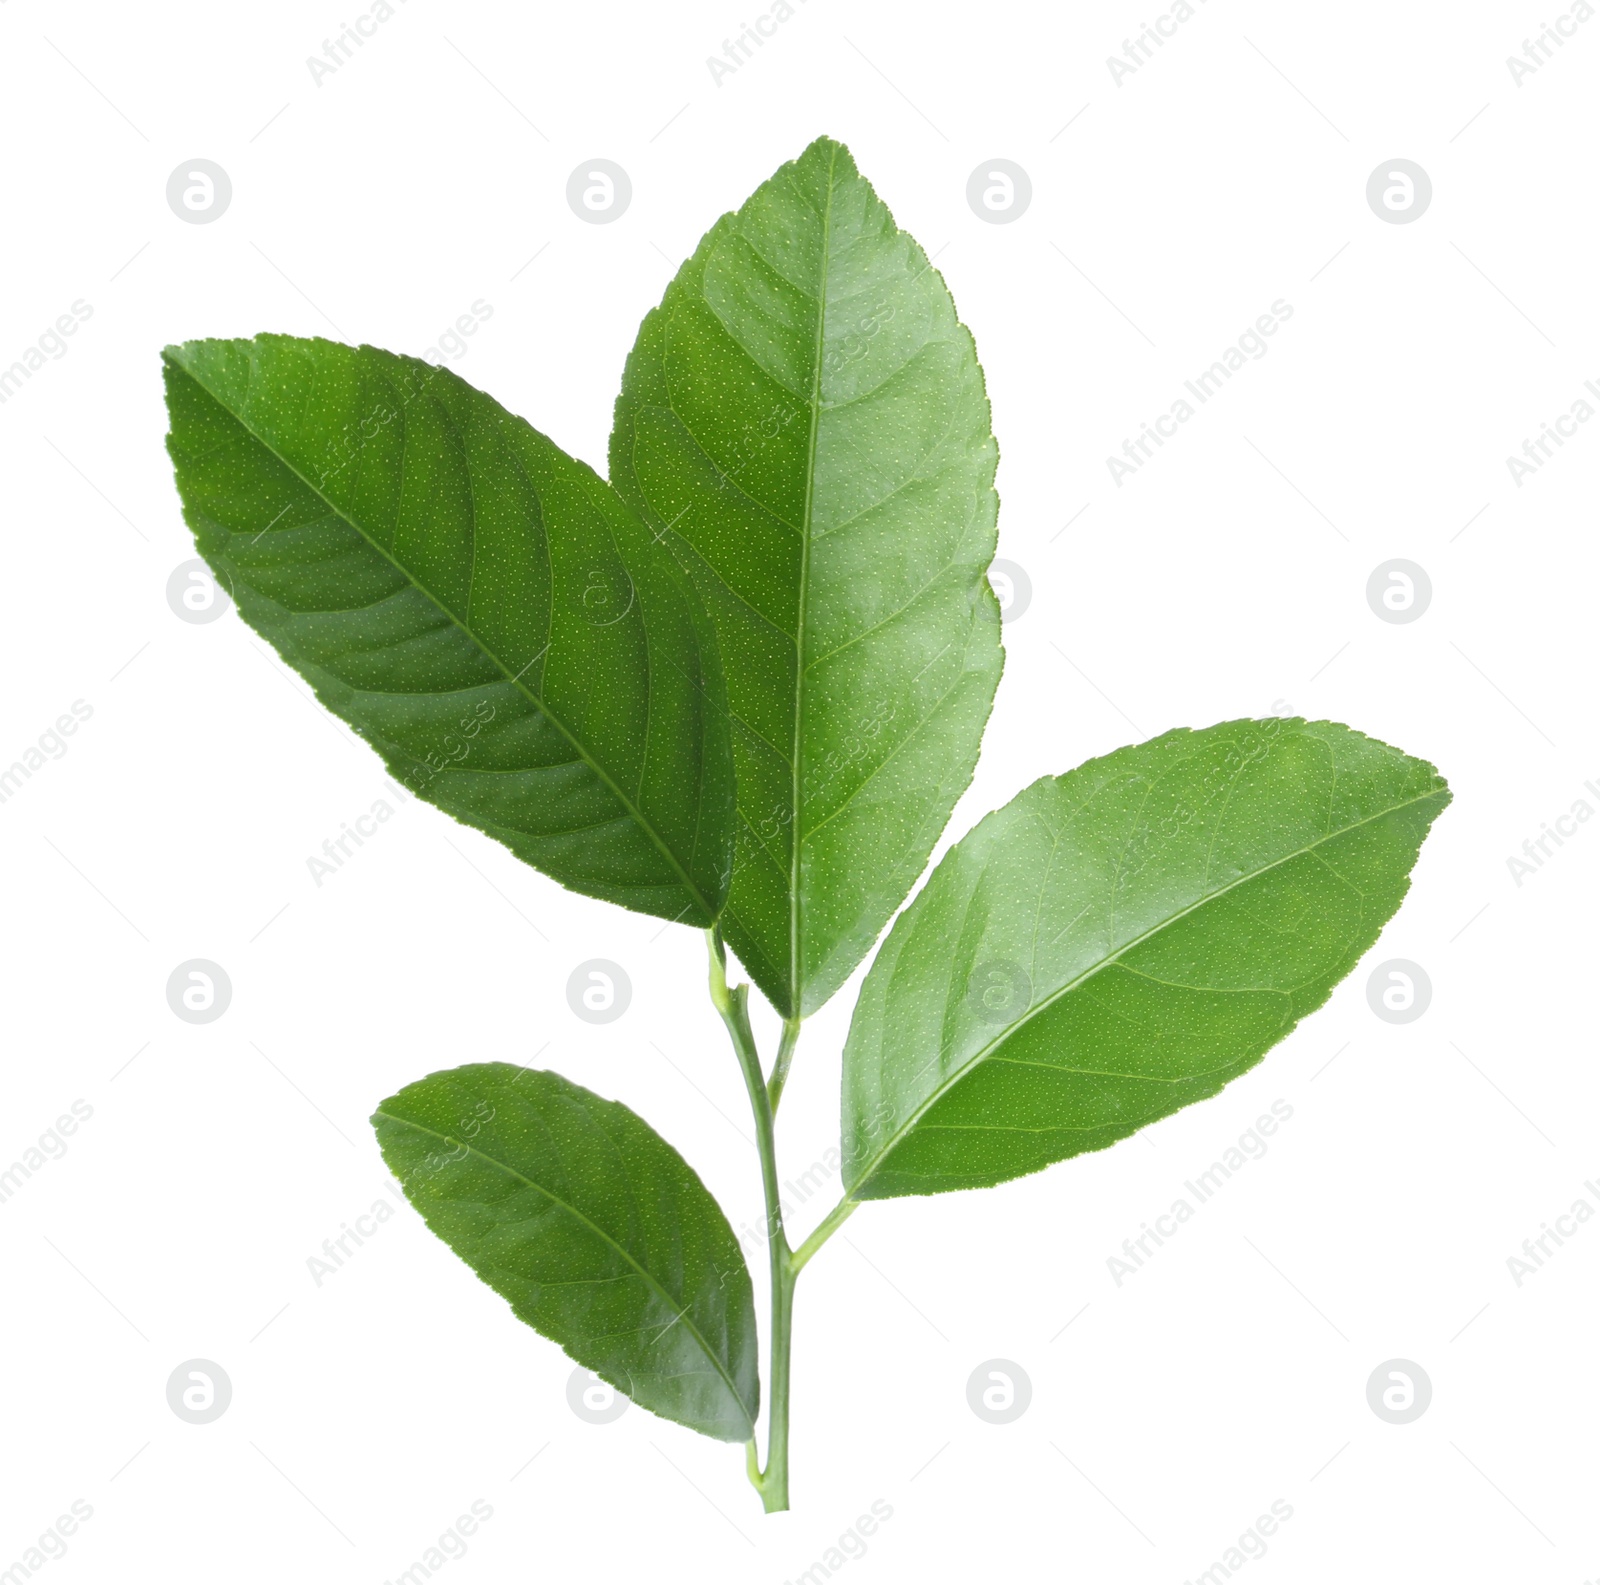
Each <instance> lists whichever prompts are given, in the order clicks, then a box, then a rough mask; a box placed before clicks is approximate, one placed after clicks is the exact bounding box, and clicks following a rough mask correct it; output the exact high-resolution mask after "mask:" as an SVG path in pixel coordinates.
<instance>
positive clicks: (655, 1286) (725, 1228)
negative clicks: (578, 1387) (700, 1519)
mask: <svg viewBox="0 0 1600 1585" xmlns="http://www.w3.org/2000/svg"><path fill="white" fill-rule="evenodd" d="M372 1123H373V1127H374V1128H375V1129H376V1130H377V1133H378V1143H379V1145H380V1146H381V1147H382V1150H383V1159H384V1160H385V1161H386V1162H387V1163H388V1164H389V1169H390V1171H392V1172H393V1173H394V1175H395V1176H396V1177H397V1178H398V1179H399V1180H400V1183H401V1186H402V1187H403V1188H404V1189H405V1191H406V1196H407V1198H409V1199H410V1201H411V1203H412V1204H413V1205H414V1206H416V1208H417V1209H418V1210H419V1211H420V1212H421V1213H422V1217H423V1220H424V1221H425V1222H427V1224H428V1226H429V1227H430V1228H431V1229H432V1230H433V1232H434V1233H436V1234H437V1235H438V1236H439V1237H440V1238H442V1239H443V1240H444V1242H445V1243H447V1244H448V1245H449V1246H450V1247H451V1249H453V1250H454V1251H455V1252H456V1254H458V1255H459V1256H460V1257H461V1258H462V1259H463V1260H464V1261H466V1263H467V1264H468V1265H469V1266H470V1267H471V1268H472V1269H473V1270H474V1271H475V1272H476V1273H477V1274H478V1275H479V1276H480V1277H481V1278H482V1279H483V1280H484V1281H485V1282H486V1283H488V1285H489V1286H490V1287H491V1288H493V1289H494V1291H495V1292H496V1293H498V1294H499V1295H500V1296H501V1297H502V1298H504V1299H507V1300H509V1301H510V1303H511V1309H512V1313H513V1314H514V1315H515V1316H516V1317H517V1319H518V1320H520V1321H525V1322H526V1323H527V1324H528V1325H529V1326H531V1327H533V1328H534V1329H535V1330H536V1331H538V1332H542V1333H543V1334H544V1336H546V1337H548V1338H550V1339H552V1340H553V1341H554V1342H557V1343H559V1344H560V1345H561V1347H562V1348H564V1349H565V1350H566V1351H567V1353H568V1354H570V1355H571V1356H572V1358H573V1359H575V1360H577V1362H578V1363H579V1364H580V1365H585V1366H587V1367H588V1368H589V1369H590V1370H593V1371H594V1372H596V1373H597V1374H598V1375H599V1376H600V1377H602V1378H603V1379H604V1380H606V1381H608V1382H610V1383H611V1385H612V1386H613V1387H615V1388H617V1389H618V1391H620V1392H624V1393H626V1394H627V1395H628V1396H629V1397H630V1398H632V1399H633V1401H634V1402H635V1403H637V1404H638V1405H639V1406H640V1407H641V1408H645V1409H649V1410H651V1411H652V1412H653V1413H655V1414H659V1415H662V1416H664V1417H665V1418H666V1419H668V1420H676V1421H678V1422H679V1423H680V1424H682V1425H687V1426H689V1427H691V1428H692V1429H694V1430H696V1431H699V1432H701V1433H702V1434H703V1435H705V1436H713V1437H716V1438H718V1439H719V1440H721V1441H724V1442H747V1441H749V1440H750V1438H751V1437H752V1436H753V1435H754V1434H755V1433H754V1429H753V1427H754V1423H755V1418H756V1411H757V1408H758V1407H759V1400H760V1392H761V1386H760V1380H759V1377H758V1374H757V1365H756V1315H755V1303H754V1300H753V1297H752V1294H751V1288H750V1273H749V1272H748V1270H747V1269H746V1267H745V1263H744V1256H743V1254H742V1253H741V1252H740V1249H739V1241H738V1240H737V1239H736V1238H735V1237H734V1234H733V1229H732V1228H731V1227H729V1225H728V1219H727V1217H725V1216H724V1215H723V1214H722V1211H721V1208H720V1207H719V1206H718V1205H717V1202H716V1201H715V1200H714V1199H712V1197H711V1194H710V1192H709V1191H708V1190H707V1189H706V1186H705V1185H704V1184H703V1183H702V1182H701V1181H700V1179H699V1178H698V1177H696V1176H695V1173H694V1169H693V1168H692V1167H690V1165H689V1164H688V1162H686V1161H685V1160H684V1159H683V1157H682V1156H680V1155H679V1154H678V1152H677V1151H676V1150H674V1149H673V1148H672V1146H671V1145H669V1144H668V1143H667V1142H666V1140H664V1139H663V1138H662V1137H661V1136H660V1135H659V1134H658V1133H657V1132H656V1131H655V1130H654V1129H653V1128H651V1126H650V1125H649V1124H648V1123H647V1122H645V1121H644V1119H643V1118H641V1117H639V1116H638V1115H637V1114H636V1113H634V1112H631V1111H629V1110H628V1108H627V1107H626V1106H623V1105H621V1104H620V1103H619V1102H616V1101H607V1100H603V1099H602V1098H601V1097H600V1096H598V1095H595V1094H593V1093H592V1092H591V1091H589V1090H585V1089H582V1088H581V1087H580V1086H578V1085H576V1084H573V1083H570V1082H569V1081H568V1080H566V1079H564V1078H562V1077H561V1075H560V1074H558V1073H544V1072H539V1071H537V1070H535V1069H532V1068H517V1067H513V1066H512V1065H511V1064H510V1063H505V1062H481V1063H473V1064H471V1065H469V1066H467V1067H463V1068H451V1069H449V1070H447V1071H446V1072H443V1073H431V1074H429V1075H428V1077H427V1078H425V1079H419V1080H418V1081H417V1082H416V1083H415V1084H408V1085H407V1086H406V1087H405V1089H403V1090H401V1091H400V1093H399V1094H398V1095H392V1096H390V1097H389V1099H388V1100H386V1101H384V1102H383V1103H382V1104H381V1105H380V1106H379V1108H378V1110H377V1112H376V1113H375V1114H374V1115H373V1119H372Z"/></svg>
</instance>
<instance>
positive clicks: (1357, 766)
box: [843, 719, 1450, 1200]
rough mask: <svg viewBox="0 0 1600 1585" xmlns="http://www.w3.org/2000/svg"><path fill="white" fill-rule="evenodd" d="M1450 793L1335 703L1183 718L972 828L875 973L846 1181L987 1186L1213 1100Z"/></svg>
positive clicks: (869, 1194)
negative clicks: (1184, 725)
mask: <svg viewBox="0 0 1600 1585" xmlns="http://www.w3.org/2000/svg"><path fill="white" fill-rule="evenodd" d="M1449 801H1450V792H1449V789H1448V788H1447V787H1446V786H1445V783H1444V781H1443V779H1442V778H1441V777H1440V776H1439V775H1438V773H1437V772H1436V771H1435V770H1434V768H1433V767H1432V766H1431V765H1429V764H1426V763H1425V762H1424V761H1422V760H1417V759H1411V758H1409V757H1408V756H1406V755H1405V754H1402V753H1400V752H1399V751H1398V750H1396V749H1393V748H1390V747H1388V746H1387V745H1386V744H1383V743H1378V742H1375V741H1374V740H1372V739H1371V738H1367V737H1363V736H1362V735H1361V734H1360V733H1358V732H1353V731H1351V730H1350V729H1349V728H1348V727H1343V726H1338V725H1335V724H1333V723H1331V722H1327V721H1318V722H1311V723H1307V722H1305V721H1301V720H1277V719H1273V720H1265V721H1233V722H1229V723H1227V724H1225V725H1222V726H1215V727H1211V728H1210V729H1208V730H1206V731H1203V732H1190V731H1177V732H1169V733H1167V734H1166V735H1165V736H1163V737H1159V738H1156V739H1154V740H1153V741H1151V742H1149V743H1143V744H1140V745H1138V746H1137V747H1132V748H1124V749H1119V750H1118V751H1117V752H1116V753H1114V754H1108V755H1106V756H1105V757H1104V758H1103V759H1096V760H1091V761H1089V763H1088V764H1086V765H1083V766H1080V767H1079V768H1078V769H1077V770H1075V771H1071V772H1069V773H1068V774H1067V775H1065V776H1058V777H1053V778H1046V779H1044V780H1042V781H1038V782H1035V783H1034V784H1033V785H1032V786H1031V787H1029V788H1028V789H1027V790H1026V791H1024V792H1022V793H1020V794H1019V795H1018V796H1017V797H1016V798H1015V799H1013V800H1012V801H1011V802H1010V803H1009V804H1007V805H1006V806H1005V807H1004V808H1003V809H999V810H997V811H996V812H995V813H993V814H991V815H989V816H987V817H986V818H985V819H984V820H983V821H982V822H980V824H979V825H978V826H977V827H976V828H975V829H974V830H973V831H972V832H971V833H970V834H969V835H968V836H966V837H965V838H963V840H962V841H961V842H959V843H957V844H956V846H955V847H953V848H952V849H951V850H950V852H949V853H947V854H946V855H945V857H944V859H943V860H942V861H941V862H940V864H939V866H938V868H937V869H936V870H935V871H934V874H933V876H932V878H931V879H930V880H929V882H928V884H927V886H926V887H924V888H923V890H922V892H921V893H920V894H919V895H918V897H917V898H916V900H915V901H914V902H913V903H912V904H911V906H910V907H909V908H908V909H906V911H905V912H904V913H903V914H902V915H901V917H900V918H899V919H898V920H897V921H896V922H895V926H894V929H893V930H892V931H891V932H890V934H889V937H888V940H887V941H885V943H884V945H883V949H882V950H881V951H880V953H879V954H878V957H877V960H876V961H875V962H874V963H873V965H872V969H871V971H870V972H869V973H868V975H867V978H866V983H865V985H864V987H863V989H862V993H861V1000H860V1002H859V1003H858V1004H857V1006H856V1011H855V1017H854V1019H853V1021H852V1023H851V1026H850V1035H849V1040H848V1042H847V1045H846V1048H845V1058H844V1096H843V1134H844V1182H845V1188H846V1193H847V1194H848V1195H849V1196H850V1197H851V1198H852V1199H856V1200H865V1199H881V1198H887V1197H889V1196H892V1195H901V1194H933V1193H938V1192H940V1191H942V1190H946V1189H964V1188H975V1187H980V1186H983V1185H987V1184H994V1183H1000V1182H1003V1181H1004V1180H1005V1179H1007V1178H1015V1177H1019V1176H1021V1175H1022V1174H1023V1173H1028V1172H1035V1171H1037V1170H1038V1169H1039V1168H1041V1167H1044V1166H1047V1165H1049V1164H1050V1163H1051V1162H1053V1161H1060V1160H1063V1159H1064V1158H1066V1157H1068V1156H1075V1155H1078V1154H1080V1153H1082V1152H1083V1151H1087V1150H1099V1149H1102V1148H1104V1147H1105V1146H1106V1145H1109V1144H1111V1143H1112V1142H1113V1141H1115V1140H1118V1139H1121V1138H1124V1137H1125V1136H1126V1135H1128V1134H1131V1133H1133V1132H1134V1131H1135V1130H1136V1129H1139V1128H1142V1127H1143V1126H1144V1125H1145V1124H1147V1123H1150V1122H1153V1121H1155V1119H1157V1118H1159V1117H1165V1116H1166V1115H1167V1114H1168V1113H1170V1112H1174V1111H1177V1110H1178V1109H1179V1108H1180V1107H1183V1106H1187V1105H1189V1104H1190V1103H1191V1102H1193V1101H1198V1100H1202V1099H1204V1098H1205V1097H1207V1096H1210V1095H1215V1094H1216V1093H1217V1091H1218V1090H1220V1089H1221V1088H1222V1086H1223V1085H1224V1084H1226V1083H1227V1082H1228V1080H1230V1079H1232V1078H1235V1077H1237V1076H1238V1075H1239V1074H1241V1073H1243V1072H1244V1071H1245V1070H1246V1069H1248V1068H1250V1067H1252V1066H1254V1064H1255V1063H1256V1062H1258V1061H1259V1060H1260V1059H1261V1057H1262V1055H1263V1054H1264V1053H1265V1052H1266V1051H1267V1050H1268V1048H1269V1047H1271V1046H1273V1045H1275V1044H1276V1043H1277V1042H1278V1041H1280V1040H1282V1039H1283V1037H1284V1036H1285V1035H1287V1034H1288V1033H1289V1031H1290V1030H1292V1029H1293V1028H1294V1026H1295V1024H1296V1023H1297V1022H1298V1021H1299V1020H1300V1019H1302V1018H1304V1017H1305V1016H1306V1015H1307V1014H1308V1013H1310V1012H1313V1011H1315V1009H1316V1008H1318V1007H1320V1006H1321V1005H1322V1003H1323V1002H1325V1001H1326V1000H1327V998H1328V995H1329V993H1330V992H1331V991H1332V989H1333V987H1334V986H1335V985H1336V984H1337V983H1338V982H1339V981H1340V980H1341V979H1343V978H1344V976H1345V975H1346V974H1348V973H1349V972H1350V970H1351V969H1352V968H1353V967H1354V966H1355V963H1356V961H1357V959H1359V958H1360V957H1361V955H1362V954H1363V953H1364V952H1365V951H1366V950H1367V949H1368V948H1369V947H1370V946H1371V945H1372V943H1373V942H1374V941H1375V940H1377V937H1378V932H1379V931H1380V930H1381V929H1382V928H1383V925H1384V922H1385V921H1386V920H1387V919H1388V918H1389V917H1390V916H1391V915H1392V914H1393V913H1394V911H1395V909H1397V908H1398V907H1399V906H1400V901H1401V899H1402V898H1403V897H1404V896H1405V893H1406V890H1407V887H1408V886H1409V884H1410V881H1409V876H1410V873H1411V868H1412V866H1413V864H1414V863H1415V862H1416V857H1417V851H1418V849H1419V847H1420V846H1421V844H1422V840H1423V838H1424V837H1425V836H1426V835H1427V832H1428V828H1429V826H1430V825H1431V824H1432V822H1433V820H1434V819H1435V817H1436V816H1437V815H1438V814H1439V812H1440V811H1441V810H1442V809H1443V808H1444V807H1445V805H1446V804H1447V803H1449Z"/></svg>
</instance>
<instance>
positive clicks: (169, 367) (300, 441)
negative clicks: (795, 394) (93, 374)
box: [164, 336, 733, 926]
mask: <svg viewBox="0 0 1600 1585" xmlns="http://www.w3.org/2000/svg"><path fill="white" fill-rule="evenodd" d="M164 359H165V367H166V382H167V405H168V409H169V413H170V417H171V425H172V428H171V433H170V435H169V437H168V449H169V450H170V452H171V454H172V458H173V461H174V463H175V465H176V469H177V478H178V488H179V491H180V493H181V494H182V497H183V504H184V515H185V517H186V518H187V519H188V522H189V525H190V527H191V528H192V529H193V530H194V534H195V540H196V542H197V544H198V545H199V548H200V553H201V555H202V556H204V557H205V559H206V561H207V562H209V563H210V565H211V567H212V568H213V569H214V570H215V572H216V574H217V577H218V578H219V580H220V581H221V582H222V584H223V586H224V587H225V588H227V589H228V590H229V592H230V593H231V594H232V596H233V598H234V600H235V602H236V603H237V606H238V609H239V614H240V615H241V616H242V617H243V618H244V619H245V621H246V622H248V623H249V624H250V625H251V626H252V627H254V628H255V629H256V630H257V631H258V632H260V633H261V634H262V635H263V636H264V637H265V638H267V639H268V641H269V642H270V643H272V645H273V646H274V647H275V648H276V649H277V650H278V652H279V653H280V654H281V655H282V656H283V657H284V659H285V660H287V661H288V662H289V664H290V665H292V666H293V667H294V668H295V669H296V670H297V671H299V672H300V673H301V674H302V675H303V676H304V677H305V678H306V679H307V681H309V682H310V683H311V685H312V687H313V688H314V689H315V691H316V694H317V697H318V698H319V699H320V700H321V701H322V702H323V703H324V704H325V705H326V706H327V707H328V708H329V709H330V710H332V711H333V712H334V714H336V715H338V716H339V717H341V718H342V719H343V720H345V721H347V722H349V724H350V725H351V726H352V727H354V728H355V730H356V731H357V732H359V733H360V734H361V735H362V736H363V737H365V738H366V739H367V741H369V742H370V743H371V744H372V745H373V747H374V748H376V749H377V750H378V752H379V753H380V754H381V755H382V756H383V758H384V761H385V762H386V764H387V765H388V767H389V769H390V771H391V772H392V773H393V774H394V776H395V777H396V778H397V779H398V780H399V781H401V782H402V783H404V785H405V786H407V787H408V788H410V789H411V790H412V791H413V792H415V793H419V794H420V795H421V796H423V797H425V798H427V799H429V800H430V801H431V802H433V803H435V804H437V805H438V806H439V807H440V808H441V809H444V810H446V811H447V812H448V813H450V814H452V815H454V816H455V817H456V818H457V819H458V820H461V821H464V822H465V823H466V824H468V825H472V826H476V827H478V828H479V829H480V830H482V831H486V832H488V833H489V835H490V836H493V837H495V838H497V839H498V840H499V841H501V842H503V843H505V845H506V846H507V847H509V848H510V849H511V851H512V852H513V853H515V854H516V855H517V857H518V858H521V859H523V860H525V861H526V862H527V863H529V864H532V865H534V866H535V867H537V868H538V869H541V870H543V871H544V872H545V873H546V874H548V875H551V876H553V877H554V878H555V879H556V880H558V881H560V882H561V883H562V884H563V885H565V886H570V887H572V888H573V889H574V890H576V891H580V892H585V893H588V894H589V895H590V896H593V897H602V898H606V899H608V900H610V901H612V902H616V903H621V904H623V905H624V906H625V907H629V908H635V909H638V910H640V911H642V912H644V913H650V914H659V915H661V916H663V917H665V918H668V919H682V920H684V921H686V922H688V923H691V924H696V925H701V926H704V925H709V924H711V923H712V922H713V921H714V920H715V918H716V916H717V914H718V912H719V910H720V908H721V905H722V901H723V898H724V896H725V895H726V889H727V884H728V876H729V872H730V870H731V867H732V840H733V783H732V754H731V750H730V747H729V741H728V740H729V735H730V728H729V725H728V719H727V713H726V707H725V704H724V701H723V685H722V677H721V670H720V667H719V665H718V662H717V658H716V652H715V638H714V636H713V634H712V631H711V628H710V626H709V623H708V622H707V620H706V617H705V615H704V612H703V610H702V609H701V607H700V605H699V602H698V600H697V598H696V597H695V596H694V594H693V592H692V590H691V589H690V588H689V586H688V582H687V580H686V579H685V577H684V576H683V574H682V572H681V571H680V569H679V568H678V567H677V565H676V562H675V559H674V557H673V556H672V554H671V553H670V552H669V551H668V550H667V549H666V548H665V547H663V546H662V545H660V544H658V543H657V542H656V541H655V540H654V538H653V537H652V535H651V534H650V533H649V531H647V530H646V529H645V527H644V525H643V524H642V523H640V521H639V520H638V518H637V516H636V515H635V514H634V513H633V512H631V511H630V510H629V509H628V508H627V507H626V506H625V505H624V504H623V503H622V501H621V499H620V498H619V497H618V496H617V494H616V492H615V491H614V490H612V489H611V488H610V486H608V485H607V484H606V483H605V482H604V481H603V480H601V479H600V478H598V477H597V476H596V475H595V473H594V472H593V470H591V469H590V468H588V467H587V466H585V465H584V464H583V463H581V462H577V461H574V460H573V459H572V458H571V457H569V456H567V455H566V454H565V453H564V452H562V451H561V450H559V449H558V448H557V447H556V446H555V445H554V444H553V443H552V442H551V441H549V440H547V439H546V438H545V437H544V436H543V435H541V434H539V433H538V432H537V431H536V430H534V429H531V428H530V427H529V426H528V425H527V424H526V423H524V422H523V421H522V420H521V419H520V418H516V417H514V416H513V415H512V414H510V413H508V412H506V411H505V409H504V408H502V407H501V406H500V405H499V404H498V403H496V402H494V401H493V400H491V399H490V398H489V397H487V396H485V395H483V394H482V393H481V392H479V391H475V390H474V389H473V388H472V387H471V386H469V385H467V384H466V383H465V382H464V381H462V380H461V379H459V378H458V377H457V376H456V375H455V374H453V373H451V372H450V371H448V370H446V369H443V368H434V367H432V366H430V365H428V364H425V363H422V362H420V361H419V360H417V359H415V358H402V357H397V356H395V355H394V354H392V353H387V352H380V351H378V350H377V349H376V348H374V347H360V348H356V347H346V346H340V345H338V344H336V343H333V342H328V341H320V340H317V341H308V340H299V339H296V338H293V337H289V336H258V337H256V338H255V340H253V341H191V342H187V343H185V344H184V345H183V346H180V347H169V348H167V350H166V352H165V354H164Z"/></svg>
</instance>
